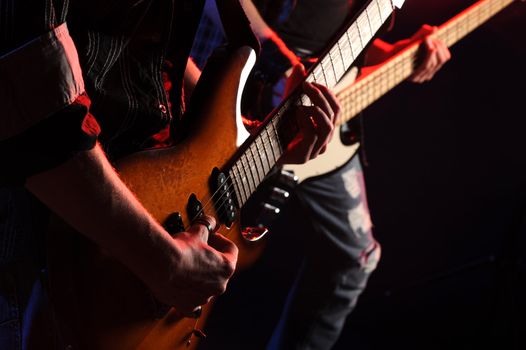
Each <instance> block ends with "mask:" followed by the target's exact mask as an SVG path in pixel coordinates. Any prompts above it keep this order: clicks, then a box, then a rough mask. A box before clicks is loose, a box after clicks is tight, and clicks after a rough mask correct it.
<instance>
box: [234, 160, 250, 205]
mask: <svg viewBox="0 0 526 350" xmlns="http://www.w3.org/2000/svg"><path fill="white" fill-rule="evenodd" d="M236 169H237V173H238V174H239V176H238V177H237V178H238V179H240V180H241V184H239V182H237V183H238V187H240V188H241V191H240V192H239V194H240V195H241V196H240V199H241V201H242V202H243V203H245V202H246V201H247V199H248V191H247V190H246V187H245V183H246V181H247V180H246V175H245V176H243V174H242V172H241V168H240V165H239V160H238V161H236V162H235V163H234V171H235V170H236Z"/></svg>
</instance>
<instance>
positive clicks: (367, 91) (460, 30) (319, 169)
mask: <svg viewBox="0 0 526 350" xmlns="http://www.w3.org/2000/svg"><path fill="white" fill-rule="evenodd" d="M513 2H514V0H481V1H478V2H476V3H475V4H473V5H472V6H470V7H468V8H467V9H466V10H464V11H463V12H461V13H460V14H458V15H457V16H455V17H453V18H452V19H450V20H449V21H447V22H446V23H444V24H443V25H441V26H440V27H439V29H438V31H437V33H435V34H433V36H434V37H436V38H438V39H441V40H442V41H443V42H444V43H445V44H446V45H447V46H448V47H450V46H452V45H453V44H455V43H457V42H458V41H459V40H460V39H462V38H463V37H464V36H466V35H467V34H469V33H470V32H472V31H473V30H475V29H476V28H478V27H479V26H481V25H482V24H484V23H485V22H486V21H487V20H489V19H490V18H491V17H493V16H494V15H496V14H497V13H498V12H500V11H501V10H502V9H504V8H505V7H507V6H508V5H510V4H511V3H513ZM420 44H421V42H417V43H414V44H413V45H410V46H409V47H407V48H406V49H404V50H403V51H401V52H399V53H398V54H396V55H395V56H393V57H391V58H390V59H389V60H388V61H386V62H385V63H382V64H381V65H379V66H377V67H374V69H373V70H372V71H371V72H370V73H369V74H367V75H363V76H361V77H360V78H358V80H356V82H354V77H352V76H350V77H346V78H345V79H344V81H342V82H340V84H338V86H337V87H336V88H335V93H336V95H337V96H338V98H339V100H340V102H341V105H342V111H341V117H340V120H338V122H337V125H342V124H344V123H346V122H348V121H349V120H351V119H352V118H354V117H356V116H357V115H359V114H360V112H362V111H363V110H364V109H366V108H367V107H368V106H370V105H371V104H373V103H374V102H375V101H376V100H378V99H379V98H380V97H382V96H383V95H385V94H386V93H388V92H389V91H390V90H391V89H393V88H394V87H395V86H397V85H398V84H399V83H401V82H402V81H404V80H405V79H406V78H408V77H409V76H410V75H411V74H412V73H413V72H414V70H415V68H416V66H417V63H418V59H419V47H420ZM358 146H359V145H358V144H354V145H350V146H349V145H346V144H344V143H343V142H342V139H341V138H340V137H339V136H338V132H335V133H334V137H333V138H332V140H331V142H330V143H329V144H328V146H327V150H326V151H325V153H324V154H321V155H319V156H318V157H317V158H315V159H313V160H310V161H308V162H307V163H305V164H301V165H286V166H285V167H284V168H285V169H286V170H289V171H292V172H294V174H295V175H296V176H297V177H298V180H299V182H302V181H305V180H307V179H309V178H313V177H316V176H321V175H324V174H327V173H330V172H331V171H334V170H336V169H338V168H340V167H342V166H343V165H345V164H346V163H347V162H348V161H349V160H350V159H351V158H352V156H353V155H354V154H355V153H356V151H357V149H358Z"/></svg>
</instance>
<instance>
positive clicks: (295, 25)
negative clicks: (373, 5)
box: [276, 0, 356, 55]
mask: <svg viewBox="0 0 526 350" xmlns="http://www.w3.org/2000/svg"><path fill="white" fill-rule="evenodd" d="M354 3H356V1H355V0H323V1H320V0H299V1H297V4H296V6H294V8H292V10H291V12H290V14H289V16H288V18H287V20H286V21H283V22H282V23H281V24H278V25H277V26H276V31H277V32H278V34H279V36H280V37H281V38H282V39H283V41H284V42H285V43H286V44H287V46H288V47H289V48H291V49H292V50H298V49H301V50H307V51H309V52H310V53H311V54H313V55H316V54H319V53H320V51H321V50H323V49H324V48H325V47H326V46H327V43H328V41H330V39H331V38H332V37H333V36H334V35H335V33H336V32H337V31H338V30H339V29H340V28H341V26H342V25H343V24H344V23H345V20H346V19H347V18H348V17H349V15H350V13H351V10H352V6H353V4H354Z"/></svg>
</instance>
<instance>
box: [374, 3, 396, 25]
mask: <svg viewBox="0 0 526 350" xmlns="http://www.w3.org/2000/svg"><path fill="white" fill-rule="evenodd" d="M377 4H378V6H379V7H380V17H382V19H383V21H386V20H387V19H388V18H389V17H390V16H391V14H392V13H393V4H392V2H391V0H378V2H377Z"/></svg>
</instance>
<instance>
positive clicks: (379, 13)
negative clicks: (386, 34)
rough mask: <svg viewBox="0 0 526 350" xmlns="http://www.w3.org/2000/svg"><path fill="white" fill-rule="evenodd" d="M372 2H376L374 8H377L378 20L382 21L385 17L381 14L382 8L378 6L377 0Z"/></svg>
mask: <svg viewBox="0 0 526 350" xmlns="http://www.w3.org/2000/svg"><path fill="white" fill-rule="evenodd" d="M374 2H375V3H376V8H377V9H378V16H379V17H380V21H381V22H382V23H384V22H385V20H386V19H387V18H385V19H384V17H383V16H382V9H381V8H380V4H379V3H378V0H374Z"/></svg>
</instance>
